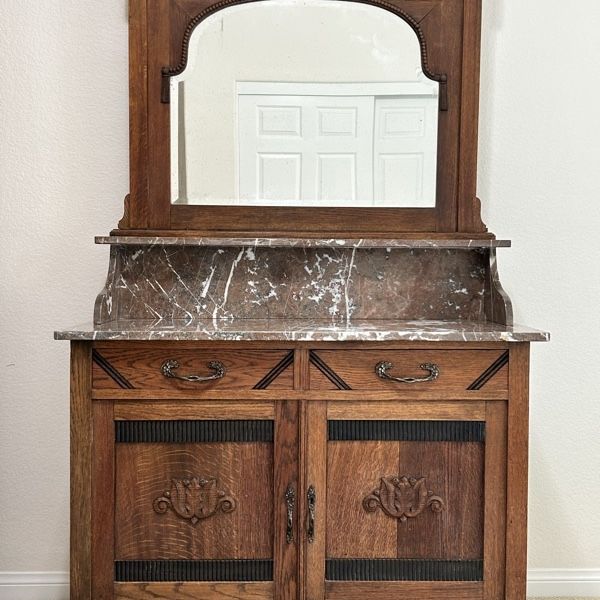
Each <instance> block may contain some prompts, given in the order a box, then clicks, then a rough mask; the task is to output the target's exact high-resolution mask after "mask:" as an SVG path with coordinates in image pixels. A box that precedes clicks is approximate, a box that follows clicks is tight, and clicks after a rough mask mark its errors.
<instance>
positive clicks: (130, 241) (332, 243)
mask: <svg viewBox="0 0 600 600" xmlns="http://www.w3.org/2000/svg"><path fill="white" fill-rule="evenodd" d="M95 241H96V244H112V245H118V246H215V247H219V246H220V247H240V246H248V247H270V248H440V249H445V248H466V249H469V248H510V246H511V242H510V240H495V239H455V238H428V239H427V238H424V239H400V238H398V239H390V238H379V239H367V238H364V239H358V238H344V239H337V238H329V239H317V238H266V237H265V238H262V237H257V238H241V237H240V238H235V237H227V238H216V237H210V238H209V237H193V236H190V237H175V236H173V237H166V236H163V237H149V236H144V237H142V236H139V237H138V236H98V237H96V238H95Z"/></svg>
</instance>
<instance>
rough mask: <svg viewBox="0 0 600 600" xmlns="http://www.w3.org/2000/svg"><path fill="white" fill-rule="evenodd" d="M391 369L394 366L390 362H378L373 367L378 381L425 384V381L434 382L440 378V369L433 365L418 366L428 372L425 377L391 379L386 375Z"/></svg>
mask: <svg viewBox="0 0 600 600" xmlns="http://www.w3.org/2000/svg"><path fill="white" fill-rule="evenodd" d="M393 368H394V365H393V364H392V363H391V362H385V361H384V362H380V363H377V364H376V365H375V373H376V374H377V377H379V378H380V379H388V380H390V381H398V382H400V383H426V382H427V381H435V380H436V379H437V378H438V377H439V376H440V368H439V367H438V366H437V365H435V364H433V363H423V364H422V365H420V368H421V369H423V371H429V375H428V376H427V377H392V376H391V375H389V374H388V371H389V370H390V369H393Z"/></svg>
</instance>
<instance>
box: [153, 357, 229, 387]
mask: <svg viewBox="0 0 600 600" xmlns="http://www.w3.org/2000/svg"><path fill="white" fill-rule="evenodd" d="M208 368H209V369H212V370H213V371H214V374H213V375H206V376H202V375H176V374H175V372H174V371H175V370H176V369H179V363H178V362H177V361H176V360H167V361H165V362H164V363H163V364H162V367H161V368H160V372H161V373H162V374H163V375H164V376H165V377H167V378H168V379H179V380H181V381H191V382H192V383H201V382H202V381H214V380H215V379H223V377H225V373H227V370H226V369H225V365H224V364H223V363H222V362H220V361H218V360H211V361H210V362H209V363H208Z"/></svg>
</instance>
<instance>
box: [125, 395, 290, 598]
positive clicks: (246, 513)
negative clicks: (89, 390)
mask: <svg viewBox="0 0 600 600" xmlns="http://www.w3.org/2000/svg"><path fill="white" fill-rule="evenodd" d="M221 404H222V405H221V406H218V405H217V404H216V403H210V404H206V405H205V404H204V403H201V402H200V403H195V406H194V405H192V406H190V405H187V408H186V409H185V413H187V414H186V420H161V419H160V414H162V415H171V419H172V416H173V415H178V414H181V413H182V410H181V407H178V405H177V404H176V403H172V404H169V405H168V406H167V405H161V408H160V410H156V409H150V410H149V409H148V408H147V407H146V408H143V407H142V406H141V405H140V406H139V407H138V408H137V409H136V407H134V408H132V409H126V411H128V418H127V419H124V420H118V417H117V420H116V421H115V429H114V431H115V443H114V465H115V469H114V481H115V486H114V490H115V491H114V493H115V498H114V549H115V552H114V574H115V577H114V579H115V585H114V590H115V591H114V596H115V598H117V599H118V600H125V599H135V600H138V599H145V598H152V599H156V598H173V599H175V598H183V597H185V598H194V599H202V600H211V599H221V598H227V599H232V598H239V599H244V600H245V599H251V600H268V599H269V600H270V599H274V598H278V599H279V598H281V599H286V600H288V599H289V600H294V599H295V598H296V584H297V575H296V569H297V547H296V542H297V538H298V531H297V512H296V506H295V501H296V497H295V496H296V491H297V459H296V457H297V447H296V444H297V431H298V424H297V414H296V405H295V404H294V403H288V402H277V403H260V410H259V411H258V413H257V414H255V415H250V416H251V417H252V418H248V416H249V415H248V408H247V407H246V408H245V407H244V403H243V402H235V403H234V402H230V403H228V404H225V403H221ZM115 410H116V413H115V414H116V415H118V413H119V411H121V412H122V411H123V409H121V408H119V407H117V408H116V409H115ZM136 410H137V412H136ZM194 413H197V416H198V418H193V416H194ZM138 414H139V416H140V417H141V416H143V415H144V414H146V415H149V416H152V420H147V419H144V418H136V415H138ZM211 414H212V415H213V416H212V417H211ZM218 415H225V416H221V417H220V418H219V416H218Z"/></svg>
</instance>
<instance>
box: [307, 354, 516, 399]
mask: <svg viewBox="0 0 600 600" xmlns="http://www.w3.org/2000/svg"><path fill="white" fill-rule="evenodd" d="M508 356H509V355H508V351H507V350H505V349H498V350H436V349H431V350H311V352H310V389H312V390H365V391H366V390H368V391H371V392H375V391H381V392H385V391H387V392H390V391H396V392H402V393H403V394H404V393H407V394H410V393H412V392H415V393H417V392H426V393H431V394H432V395H435V394H436V393H454V394H456V393H461V392H472V391H477V390H481V391H484V392H505V391H507V390H508Z"/></svg>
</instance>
